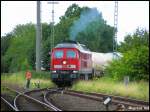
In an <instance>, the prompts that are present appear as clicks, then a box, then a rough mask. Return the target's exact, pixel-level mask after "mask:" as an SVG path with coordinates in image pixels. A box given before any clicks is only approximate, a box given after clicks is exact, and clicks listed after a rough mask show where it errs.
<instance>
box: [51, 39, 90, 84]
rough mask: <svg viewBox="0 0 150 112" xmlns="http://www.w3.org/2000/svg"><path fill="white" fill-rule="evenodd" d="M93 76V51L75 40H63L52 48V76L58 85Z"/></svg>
mask: <svg viewBox="0 0 150 112" xmlns="http://www.w3.org/2000/svg"><path fill="white" fill-rule="evenodd" d="M91 77H92V53H91V52H90V51H89V50H88V49H87V48H85V46H83V45H81V44H79V43H78V42H75V41H71V40H69V41H63V42H62V43H60V44H58V45H57V46H56V47H55V48H53V49H52V53H51V78H52V81H53V82H54V83H56V84H57V85H59V84H62V83H66V82H67V83H68V82H69V83H72V82H73V81H74V80H76V79H88V78H91Z"/></svg>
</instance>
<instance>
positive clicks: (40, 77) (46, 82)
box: [1, 71, 55, 89]
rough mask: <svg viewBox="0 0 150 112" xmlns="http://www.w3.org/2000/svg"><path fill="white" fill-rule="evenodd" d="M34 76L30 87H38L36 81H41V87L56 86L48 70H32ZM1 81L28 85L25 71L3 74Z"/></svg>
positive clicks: (23, 85)
mask: <svg viewBox="0 0 150 112" xmlns="http://www.w3.org/2000/svg"><path fill="white" fill-rule="evenodd" d="M31 73H32V78H31V82H30V88H31V89H33V88H37V86H36V85H35V83H38V81H40V88H47V87H54V86H55V85H54V83H52V81H51V79H50V74H49V73H46V72H38V73H36V72H35V71H32V72H31ZM1 83H8V84H15V85H18V86H20V87H25V85H26V78H25V72H18V73H12V74H11V73H9V74H2V75H1Z"/></svg>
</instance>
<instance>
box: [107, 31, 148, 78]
mask: <svg viewBox="0 0 150 112" xmlns="http://www.w3.org/2000/svg"><path fill="white" fill-rule="evenodd" d="M148 38H149V34H148V32H147V31H144V30H139V29H137V31H136V32H135V33H134V34H133V35H128V36H127V37H126V39H125V42H123V43H121V45H120V48H119V49H120V51H121V52H123V57H122V58H121V59H119V60H114V61H113V62H112V63H111V64H110V66H108V67H107V69H106V75H109V76H111V77H113V79H114V80H122V79H123V77H124V76H129V77H130V80H142V79H143V80H149V42H148Z"/></svg>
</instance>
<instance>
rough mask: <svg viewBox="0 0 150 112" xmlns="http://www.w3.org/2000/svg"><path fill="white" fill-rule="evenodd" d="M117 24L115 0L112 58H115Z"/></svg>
mask: <svg viewBox="0 0 150 112" xmlns="http://www.w3.org/2000/svg"><path fill="white" fill-rule="evenodd" d="M117 26H118V1H115V9H114V37H113V59H114V58H115V55H116V54H115V52H117V32H118V29H117Z"/></svg>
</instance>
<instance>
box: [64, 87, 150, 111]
mask: <svg viewBox="0 0 150 112" xmlns="http://www.w3.org/2000/svg"><path fill="white" fill-rule="evenodd" d="M64 93H66V94H70V95H75V96H79V97H84V98H89V99H93V100H97V101H101V102H104V100H105V99H106V98H108V97H109V98H111V102H112V103H113V104H115V105H118V108H122V109H125V110H149V102H146V101H141V100H135V99H129V98H125V97H120V96H113V95H106V94H101V93H88V92H81V91H74V90H67V91H65V92H64Z"/></svg>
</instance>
